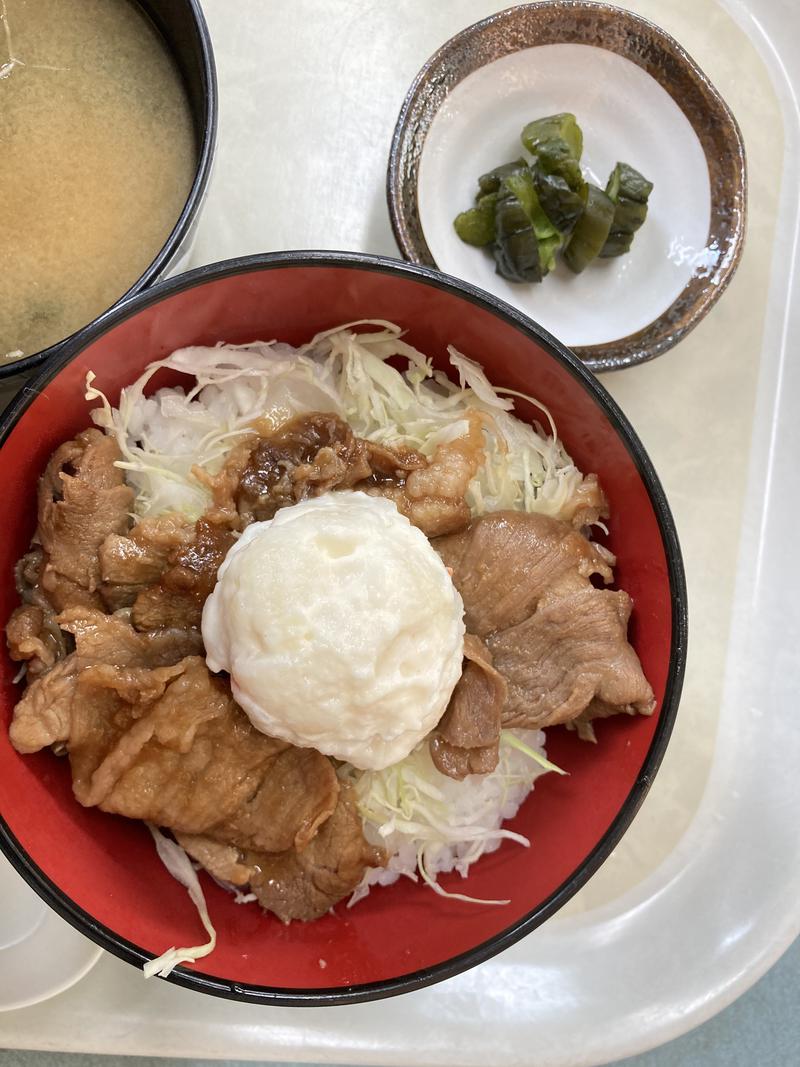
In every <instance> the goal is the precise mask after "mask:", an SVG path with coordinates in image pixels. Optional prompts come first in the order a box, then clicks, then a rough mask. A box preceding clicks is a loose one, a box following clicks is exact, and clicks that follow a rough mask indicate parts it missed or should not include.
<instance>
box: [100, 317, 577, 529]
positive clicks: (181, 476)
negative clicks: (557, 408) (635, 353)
mask: <svg viewBox="0 0 800 1067" xmlns="http://www.w3.org/2000/svg"><path fill="white" fill-rule="evenodd" d="M402 336H403V331H402V330H401V329H400V327H398V326H395V325H393V324H392V323H390V322H384V321H382V320H374V321H373V320H363V321H360V322H352V323H347V324H346V325H344V326H339V327H337V328H336V329H334V330H328V331H326V332H324V333H320V334H318V335H317V336H316V337H315V338H314V339H313V340H312V341H310V342H309V343H308V344H306V345H303V346H302V347H301V348H299V349H295V348H291V347H290V346H288V345H285V344H282V343H277V342H274V341H272V342H261V341H257V342H253V343H252V344H248V345H239V346H236V345H218V346H217V347H215V348H201V347H193V348H182V349H179V350H178V351H176V352H173V353H172V355H170V356H168V357H167V358H166V359H163V360H159V361H157V362H155V363H151V364H150V365H149V366H148V368H147V370H146V371H145V372H144V374H142V376H141V377H140V378H139V379H138V380H137V381H136V382H134V383H133V385H130V386H128V387H126V388H125V389H123V390H122V393H121V395H120V399H119V405H118V406H117V407H112V405H111V404H110V403H109V401H108V399H107V398H106V397H105V396H104V395H103V393H102V392H101V391H100V390H99V389H97V388H95V386H94V385H93V379H94V376H93V375H91V374H90V375H88V377H87V390H86V397H87V399H88V400H99V401H100V406H99V407H97V408H95V409H94V411H93V412H92V418H93V419H94V421H95V423H96V424H97V425H98V426H100V427H102V428H103V429H105V430H106V431H107V432H108V433H110V434H112V435H113V436H114V437H115V438H116V440H117V443H118V444H119V447H120V451H121V452H122V457H123V458H122V461H121V463H120V466H121V467H123V468H124V469H125V471H126V474H127V479H128V481H129V483H130V484H131V485H132V486H133V488H134V489H135V490H136V494H137V496H136V511H137V513H138V514H139V515H157V514H159V513H160V512H163V511H167V510H176V509H177V510H180V511H183V512H185V513H186V514H187V515H188V516H189V517H191V518H197V517H199V515H200V514H202V512H203V511H204V510H205V508H206V507H208V505H209V504H210V502H211V498H210V493H209V490H208V488H207V487H206V486H204V485H203V484H202V483H201V482H200V481H198V479H197V478H196V477H195V475H194V474H193V473H192V470H193V468H194V467H200V468H202V469H203V470H205V471H206V472H207V473H208V474H212V475H213V474H215V473H217V471H218V470H219V469H220V467H221V466H222V464H223V462H224V459H225V456H226V455H227V453H228V452H229V451H230V449H231V448H232V447H233V446H234V445H235V444H236V443H237V442H239V441H241V440H242V439H243V438H244V437H245V436H247V435H248V434H252V433H253V424H254V423H255V422H257V421H258V422H259V424H260V425H261V426H264V425H267V426H270V425H274V426H278V425H279V424H280V423H281V422H283V421H285V420H286V419H287V418H289V417H291V416H292V415H296V414H300V413H304V412H310V411H329V412H334V413H336V414H337V415H339V416H341V417H342V418H344V419H345V420H346V421H347V422H348V423H349V424H350V426H351V427H352V428H353V430H354V432H355V433H356V434H358V435H359V436H361V437H364V438H366V439H367V440H370V441H374V442H376V443H382V444H386V445H395V446H403V445H405V446H408V447H412V448H416V449H418V450H419V451H421V452H422V453H424V454H425V455H426V456H431V455H432V454H433V452H434V451H435V450H436V448H437V446H438V445H440V444H443V443H445V442H448V441H452V440H454V439H455V438H457V437H459V436H462V435H463V434H464V433H466V431H467V429H468V425H467V421H466V416H467V415H468V414H469V412H470V411H474V410H476V409H477V410H479V411H482V412H484V413H485V414H486V415H488V416H490V418H489V419H487V420H486V433H485V446H486V461H485V463H484V464H483V465H482V466H481V469H480V470H479V472H478V474H477V475H476V477H475V478H474V479H473V481H472V483H471V484H470V487H469V491H468V494H467V502H468V503H469V505H470V507H471V509H472V511H473V514H475V515H479V514H483V513H485V512H487V511H497V510H499V509H502V508H513V509H516V510H521V511H539V512H544V513H545V514H548V515H553V516H555V517H559V516H560V515H561V514H562V512H564V513H566V512H567V511H568V508H569V503H570V500H571V499H572V497H573V495H574V493H575V492H576V490H577V489H578V487H579V486H580V485H581V482H582V480H583V478H582V475H581V473H580V471H579V470H578V469H577V468H576V466H575V465H574V463H573V462H572V460H571V459H570V457H569V455H568V454H567V452H566V451H565V449H564V447H563V445H562V444H561V442H560V441H559V439H558V436H557V434H556V428H555V425H554V424H553V420H552V418H551V417H550V413H549V412H548V411H547V410H546V409H544V408H542V410H543V412H544V418H545V422H546V423H547V426H548V432H545V431H544V430H543V429H542V427H541V426H538V425H537V426H535V427H534V426H530V425H529V424H528V423H526V422H522V421H520V420H519V419H516V418H514V417H513V415H512V414H511V411H512V409H513V401H512V400H511V399H510V397H509V396H508V395H501V394H502V393H503V390H497V389H495V388H493V386H492V385H491V384H490V383H489V381H488V379H487V377H486V375H485V374H484V372H483V370H482V369H481V368H480V366H479V365H478V364H477V363H475V362H474V361H473V360H471V359H468V358H467V357H466V356H464V355H462V354H461V353H459V352H457V351H456V350H455V349H454V348H452V347H450V348H449V349H448V354H449V358H450V363H451V365H452V367H453V370H454V372H455V374H454V377H456V376H457V378H458V383H456V382H455V381H451V380H450V378H448V377H447V376H446V375H444V374H442V373H441V372H440V371H435V370H433V367H432V365H431V362H430V360H429V359H427V358H426V357H425V356H423V355H422V353H420V352H418V351H417V350H416V349H415V348H413V347H412V346H411V345H409V344H407V343H406V342H405V341H403V339H402ZM389 360H393V361H394V362H395V363H397V362H398V361H399V362H401V363H404V364H405V367H404V369H403V370H402V371H400V370H397V369H396V368H395V366H392V364H390V363H389ZM162 369H163V370H171V371H173V372H176V371H177V372H180V373H182V374H186V375H188V376H190V377H192V378H194V379H195V380H194V382H193V383H191V384H189V385H188V387H183V386H177V387H171V388H162V389H158V390H156V391H155V393H153V395H151V396H146V395H145V394H146V390H147V387H148V385H149V383H150V382H151V380H152V378H153V377H154V375H155V374H156V373H157V372H158V371H160V370H162ZM505 392H506V393H510V391H508V390H507V391H505ZM515 395H518V394H515ZM525 399H527V400H529V401H530V402H531V403H533V404H537V402H536V401H535V400H533V398H530V397H526V398H525ZM537 406H539V407H540V408H541V405H537Z"/></svg>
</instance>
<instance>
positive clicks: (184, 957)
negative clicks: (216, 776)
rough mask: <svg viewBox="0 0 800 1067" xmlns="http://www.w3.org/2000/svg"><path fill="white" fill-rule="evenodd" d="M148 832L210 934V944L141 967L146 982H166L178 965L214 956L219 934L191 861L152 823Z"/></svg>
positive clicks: (167, 954)
mask: <svg viewBox="0 0 800 1067" xmlns="http://www.w3.org/2000/svg"><path fill="white" fill-rule="evenodd" d="M147 828H148V829H149V831H150V833H151V834H152V835H153V840H154V841H155V843H156V851H157V852H158V857H159V859H160V860H161V862H162V863H163V864H164V866H165V867H166V868H167V870H168V871H169V873H170V874H171V875H172V877H173V878H175V879H176V880H177V881H179V882H180V883H181V885H182V886H185V887H186V889H187V890H188V891H189V896H190V897H191V900H192V903H193V904H194V906H195V907H196V908H197V914H198V915H199V916H200V921H201V922H202V924H203V926H204V927H205V930H206V933H207V934H208V941H207V942H206V943H205V944H204V945H195V946H194V947H192V948H174V947H173V948H169V949H167V951H166V952H162V953H161V955H160V956H158V957H156V959H154V960H148V962H147V963H145V965H144V966H143V967H142V970H143V971H144V976H145V978H152V977H153V976H154V975H158V976H159V977H160V978H166V977H167V975H169V974H171V973H172V971H173V970H174V969H175V967H177V966H179V964H181V963H194V962H195V961H196V960H199V959H202V958H203V956H207V955H208V954H209V953H210V952H213V951H214V949H215V947H216V944H217V932H216V930H215V929H214V927H213V925H212V922H211V918H210V917H209V914H208V908H207V907H206V898H205V896H204V895H203V890H202V887H201V886H200V882H199V880H198V878H197V873H196V872H195V869H194V867H193V866H192V864H191V861H190V860H189V857H188V856H187V855H186V853H185V852H184V851H183V849H182V848H181V846H180V845H179V844H178V843H177V842H175V841H173V840H172V839H171V838H169V837H165V836H164V834H162V833H161V831H160V830H159V829H158V828H157V827H155V826H153V825H152V823H148V824H147Z"/></svg>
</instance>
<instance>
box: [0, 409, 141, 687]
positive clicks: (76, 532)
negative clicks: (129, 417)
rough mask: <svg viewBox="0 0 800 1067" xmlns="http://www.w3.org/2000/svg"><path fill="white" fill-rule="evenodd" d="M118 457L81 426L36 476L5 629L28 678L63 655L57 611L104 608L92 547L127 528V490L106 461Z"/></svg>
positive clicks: (110, 443)
mask: <svg viewBox="0 0 800 1067" xmlns="http://www.w3.org/2000/svg"><path fill="white" fill-rule="evenodd" d="M120 458H121V456H120V453H119V449H118V448H117V445H116V442H115V441H114V440H113V439H112V438H110V437H106V436H105V434H103V433H101V432H100V431H99V430H94V429H90V430H84V432H83V433H80V434H78V436H77V437H76V438H74V439H73V440H71V441H67V442H65V443H64V444H63V445H60V446H59V448H57V449H56V451H55V452H54V453H53V455H52V456H51V457H50V461H49V462H48V464H47V467H46V468H45V472H44V474H43V475H42V478H41V479H40V482H39V488H38V494H37V505H38V523H37V527H36V533H35V535H34V539H33V547H32V549H31V551H30V552H29V553H28V554H27V555H26V556H24V557H23V558H22V559H21V560H20V562H19V564H18V565H17V574H16V578H17V589H18V591H19V594H20V597H21V599H22V601H23V603H22V604H21V605H20V607H18V608H16V609H15V611H14V612H13V613H12V615H11V618H10V619H9V622H8V625H7V628H6V633H7V638H8V646H9V651H10V654H11V658H12V659H14V660H17V661H18V662H23V663H25V664H27V672H28V676H29V677H35V676H36V675H37V674H41V673H43V672H44V671H46V670H48V669H49V668H51V667H52V666H53V664H54V663H55V662H56V660H57V659H60V658H62V657H63V656H64V655H66V653H67V646H66V644H65V642H64V640H63V638H62V636H61V635H60V632H59V627H58V624H57V623H56V621H55V617H56V615H57V614H58V612H60V611H64V610H65V609H66V608H70V607H73V606H76V605H77V606H80V607H85V608H98V609H100V610H103V608H104V607H105V605H104V603H103V598H102V596H101V591H100V590H101V584H102V579H101V574H100V560H99V553H100V546H101V545H102V544H103V542H104V541H105V540H106V538H107V537H109V536H113V535H119V534H123V533H125V532H126V531H127V530H128V528H129V526H130V524H131V519H130V512H131V510H132V508H133V490H132V489H130V488H129V487H128V486H126V485H125V484H124V478H123V475H122V471H121V470H119V469H118V468H117V467H116V466H115V465H114V464H115V461H116V460H118V459H120Z"/></svg>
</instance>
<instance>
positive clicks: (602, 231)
mask: <svg viewBox="0 0 800 1067" xmlns="http://www.w3.org/2000/svg"><path fill="white" fill-rule="evenodd" d="M613 218H614V202H613V201H612V200H611V198H610V197H608V196H606V194H605V193H604V192H603V190H602V189H599V188H598V187H597V186H596V185H592V184H591V182H589V183H587V186H586V205H585V207H584V209H583V214H582V215H581V217H580V218H579V219H578V222H577V225H576V226H575V229H574V230H573V231H572V236H571V237H570V239H569V243H568V244H567V247H566V248H565V249H564V259H565V260H566V261H567V266H568V267H569V269H570V270H571V271H573V272H574V273H575V274H580V273H581V271H582V270H584V269H585V268H586V267H588V266H589V264H590V263H591V262H592V260H593V259H596V258H597V257H598V256H599V255H600V250H601V249H602V248H603V245H604V244H605V243H606V239H607V238H608V234H609V231H610V230H611V223H612V221H613Z"/></svg>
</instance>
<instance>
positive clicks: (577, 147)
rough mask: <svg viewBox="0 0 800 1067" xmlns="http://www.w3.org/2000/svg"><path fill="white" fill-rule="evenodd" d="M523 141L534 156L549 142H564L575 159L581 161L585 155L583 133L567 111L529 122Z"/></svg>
mask: <svg viewBox="0 0 800 1067" xmlns="http://www.w3.org/2000/svg"><path fill="white" fill-rule="evenodd" d="M521 140H522V143H523V144H524V145H525V147H526V148H527V149H528V151H529V152H530V153H531V155H534V156H535V155H536V154H537V153H538V151H539V148H540V146H541V145H544V144H546V143H547V142H549V141H563V142H564V144H565V145H566V148H567V151H568V152H569V154H570V155H571V156H572V158H573V159H576V160H577V159H580V158H581V155H582V154H583V133H582V132H581V128H580V126H579V125H578V123H577V120H576V118H575V116H574V115H571V114H570V113H569V112H567V111H565V112H562V113H561V114H560V115H549V116H548V117H547V118H545V119H536V121H535V122H529V123H528V125H527V126H526V127H525V128H524V129H523V131H522V134H521Z"/></svg>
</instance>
